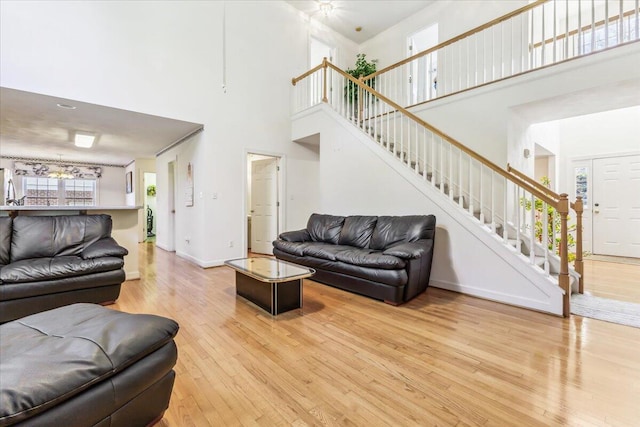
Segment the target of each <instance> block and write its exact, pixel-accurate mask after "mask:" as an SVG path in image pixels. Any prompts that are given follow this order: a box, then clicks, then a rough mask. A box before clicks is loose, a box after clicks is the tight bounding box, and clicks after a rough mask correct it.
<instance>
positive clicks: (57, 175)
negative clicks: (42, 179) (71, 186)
mask: <svg viewBox="0 0 640 427" xmlns="http://www.w3.org/2000/svg"><path fill="white" fill-rule="evenodd" d="M58 158H59V162H60V163H61V164H60V166H59V167H58V170H56V171H51V172H49V174H48V175H47V176H48V177H49V178H54V179H72V178H75V177H74V176H73V174H72V173H69V172H67V171H65V170H64V169H63V168H62V154H58Z"/></svg>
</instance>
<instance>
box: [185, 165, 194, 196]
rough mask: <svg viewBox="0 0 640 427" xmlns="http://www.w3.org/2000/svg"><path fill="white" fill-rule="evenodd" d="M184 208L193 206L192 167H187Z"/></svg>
mask: <svg viewBox="0 0 640 427" xmlns="http://www.w3.org/2000/svg"><path fill="white" fill-rule="evenodd" d="M184 200H185V203H184V204H185V206H193V165H192V164H191V162H189V164H188V165H187V182H186V186H185V191H184Z"/></svg>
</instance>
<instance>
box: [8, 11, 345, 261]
mask: <svg viewBox="0 0 640 427" xmlns="http://www.w3.org/2000/svg"><path fill="white" fill-rule="evenodd" d="M223 13H226V18H225V19H226V23H225V28H226V35H225V41H226V46H225V49H224V50H225V52H226V56H223V46H222V43H223V37H222V24H223ZM0 19H1V21H0V27H1V29H0V31H1V33H0V55H1V56H0V84H1V85H2V86H4V87H10V88H15V89H20V90H26V91H32V92H37V93H42V94H48V95H53V96H59V97H64V98H69V99H77V100H81V101H84V102H92V103H96V104H100V105H106V106H111V107H116V108H122V109H127V110H133V111H139V112H144V113H147V114H154V115H159V116H163V117H170V118H175V119H180V120H187V121H191V122H196V123H203V124H204V131H203V132H202V133H200V134H199V135H197V136H196V137H194V138H192V140H191V141H189V142H187V143H184V144H182V145H181V146H179V147H177V148H175V149H174V150H171V151H169V152H167V153H165V154H163V155H162V156H159V157H158V158H157V173H158V176H157V178H158V240H157V242H158V244H159V245H160V244H162V243H163V242H164V241H166V240H165V238H164V237H162V236H161V234H162V233H168V232H169V231H168V230H167V228H166V227H167V224H169V221H168V220H167V218H166V216H167V215H168V213H167V209H166V208H167V206H168V205H167V203H168V202H167V197H164V199H163V198H162V188H163V187H164V186H166V185H167V172H166V169H167V163H168V162H169V161H171V160H175V159H176V156H177V163H176V165H177V170H176V173H177V174H178V175H177V176H178V187H177V194H178V196H179V197H178V200H177V202H176V208H177V209H176V215H175V217H176V232H177V238H176V250H178V251H179V253H180V254H181V255H183V256H185V257H187V258H189V259H191V260H193V261H194V262H197V263H198V264H200V265H204V266H206V265H217V264H220V263H221V262H222V261H223V260H224V259H228V258H233V257H239V256H242V255H244V252H243V247H242V245H235V247H234V248H229V247H228V245H227V242H228V241H230V240H234V241H237V242H239V241H246V236H245V235H244V233H245V218H246V212H245V204H244V200H245V199H244V196H245V179H246V176H243V172H244V171H245V159H246V157H245V156H246V152H247V151H249V152H252V151H253V152H270V153H273V154H275V155H280V156H282V157H283V159H284V160H285V163H286V168H287V172H286V174H287V175H286V176H287V178H286V179H287V182H286V183H285V184H286V185H285V188H286V189H291V190H292V191H293V193H292V194H291V196H293V197H287V199H286V205H285V209H286V212H287V214H286V216H285V221H288V220H289V218H291V220H292V221H293V222H292V223H293V224H295V225H298V224H299V223H300V217H299V216H298V214H297V211H298V210H303V211H305V208H304V206H303V203H304V202H305V200H306V199H307V198H313V197H314V195H313V188H314V185H315V186H317V184H316V183H308V182H307V181H308V180H310V179H315V178H317V176H315V175H314V174H313V172H310V173H306V174H305V173H303V174H298V172H300V171H301V170H303V169H305V167H306V163H307V162H312V163H313V162H317V156H315V157H314V154H313V153H311V152H309V150H307V149H306V148H304V147H302V146H301V145H299V144H294V143H292V142H291V138H290V121H289V116H290V103H289V100H290V93H291V87H292V86H291V78H292V77H293V76H295V75H299V74H301V73H303V72H304V71H306V70H307V69H308V68H307V66H308V64H307V62H308V38H309V37H310V36H311V35H315V36H316V37H318V38H319V39H321V40H323V41H325V42H327V43H331V44H334V45H336V44H337V45H338V46H337V48H338V49H337V59H338V62H339V60H340V58H355V53H356V49H357V46H355V45H354V44H351V43H347V42H345V40H344V39H343V38H341V37H339V36H336V35H335V34H334V33H332V32H330V31H328V30H326V28H320V26H318V25H317V24H315V23H310V22H308V20H306V18H303V17H302V16H301V14H300V13H299V11H297V10H296V9H294V8H293V7H292V6H290V5H288V4H287V3H285V2H281V1H249V2H165V1H148V2H67V1H58V2H48V1H42V2H11V1H9V2H5V1H3V2H2V3H1V4H0ZM329 39H331V40H329ZM285 47H286V48H285ZM223 77H226V79H223ZM223 82H224V83H225V84H226V91H223V89H222V84H223ZM189 162H191V163H192V164H193V165H194V171H195V172H194V173H195V176H194V179H195V193H196V199H195V206H194V207H191V208H187V207H185V206H184V202H183V199H182V196H183V186H182V184H183V177H184V175H185V173H186V165H187V164H188V163H189ZM123 182H124V178H123ZM307 183H308V184H309V185H307ZM287 191H288V190H287ZM213 193H217V194H218V198H217V199H213ZM298 194H303V196H302V197H296V196H297V195H298ZM127 204H135V201H132V200H129V199H127ZM163 216H165V218H163ZM284 227H285V228H288V223H285V225H284ZM185 238H189V240H190V242H189V243H187V242H186V240H185Z"/></svg>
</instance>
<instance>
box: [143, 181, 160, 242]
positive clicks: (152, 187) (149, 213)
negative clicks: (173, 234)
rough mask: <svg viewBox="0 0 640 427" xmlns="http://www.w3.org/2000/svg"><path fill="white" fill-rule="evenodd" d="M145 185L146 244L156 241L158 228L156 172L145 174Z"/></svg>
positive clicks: (144, 228) (144, 225)
mask: <svg viewBox="0 0 640 427" xmlns="http://www.w3.org/2000/svg"><path fill="white" fill-rule="evenodd" d="M143 183H144V193H143V195H144V207H143V209H144V211H143V212H144V216H145V219H144V223H143V233H144V242H145V243H154V242H155V241H156V231H157V230H156V228H157V223H156V222H157V218H158V212H157V211H158V208H157V205H156V174H155V173H154V172H145V173H144V176H143Z"/></svg>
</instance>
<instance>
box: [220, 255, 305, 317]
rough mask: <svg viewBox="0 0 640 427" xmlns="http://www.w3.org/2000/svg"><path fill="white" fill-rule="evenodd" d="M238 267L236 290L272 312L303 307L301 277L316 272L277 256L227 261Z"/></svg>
mask: <svg viewBox="0 0 640 427" xmlns="http://www.w3.org/2000/svg"><path fill="white" fill-rule="evenodd" d="M224 263H225V265H227V266H229V267H231V268H233V269H234V270H235V271H236V294H238V295H240V296H241V297H243V298H246V299H247V300H249V301H251V302H252V303H254V304H256V305H257V306H258V307H260V308H262V309H264V310H266V311H268V312H269V313H271V314H272V315H274V316H275V315H277V314H280V313H284V312H285V311H289V310H293V309H296V308H300V307H302V280H303V279H306V278H308V277H311V276H313V275H314V274H315V272H316V271H315V270H314V269H312V268H307V267H303V266H301V265H297V264H293V263H291V262H287V261H282V260H279V259H275V258H266V257H256V258H239V259H232V260H229V261H225V262H224Z"/></svg>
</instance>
